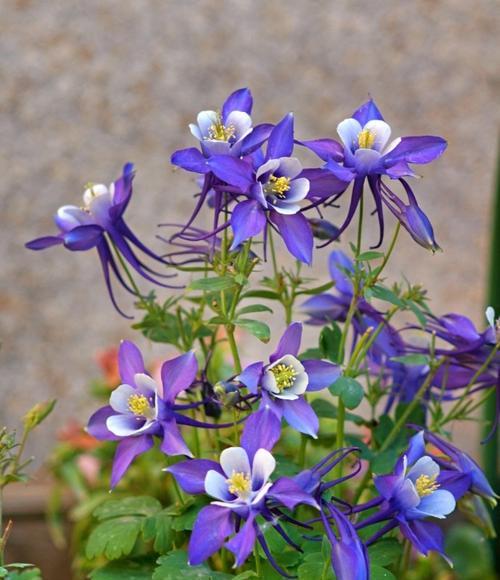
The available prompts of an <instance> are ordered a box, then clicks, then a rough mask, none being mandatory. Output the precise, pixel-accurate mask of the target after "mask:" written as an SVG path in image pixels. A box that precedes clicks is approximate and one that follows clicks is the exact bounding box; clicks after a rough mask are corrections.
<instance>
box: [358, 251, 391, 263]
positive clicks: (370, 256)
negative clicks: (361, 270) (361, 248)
mask: <svg viewBox="0 0 500 580" xmlns="http://www.w3.org/2000/svg"><path fill="white" fill-rule="evenodd" d="M383 257H384V254H383V252H375V251H370V252H362V253H361V254H360V255H359V256H358V257H357V258H356V260H357V261H358V262H369V261H370V260H379V259H381V258H383Z"/></svg>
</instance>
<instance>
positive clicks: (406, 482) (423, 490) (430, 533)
mask: <svg viewBox="0 0 500 580" xmlns="http://www.w3.org/2000/svg"><path fill="white" fill-rule="evenodd" d="M447 477H448V471H447V470H445V469H441V467H440V466H439V464H438V463H437V461H436V460H435V459H434V458H433V457H432V456H431V455H430V454H427V453H426V450H425V440H424V434H423V432H422V431H421V432H419V433H417V434H416V435H414V436H413V437H412V438H411V440H410V443H409V446H408V449H407V451H406V453H405V454H404V455H403V456H402V457H400V458H399V460H398V461H397V463H396V467H395V469H394V471H393V473H391V474H389V475H380V476H377V477H375V478H374V484H375V487H376V488H377V490H378V492H379V494H380V496H381V497H380V499H379V500H377V499H375V500H374V501H372V502H370V503H369V504H368V505H367V509H369V508H371V507H374V505H376V504H377V501H378V502H379V511H378V512H377V513H375V514H373V515H372V516H369V517H368V518H366V519H365V520H362V521H361V522H360V523H359V524H357V525H356V529H361V528H364V527H367V526H370V525H372V524H375V523H380V522H383V521H386V522H387V523H386V524H385V525H384V526H382V527H381V528H380V529H379V530H378V531H377V532H375V534H374V535H373V536H372V537H371V538H369V539H368V541H367V544H368V545H369V544H371V543H373V542H374V541H375V540H376V539H378V538H379V537H381V536H382V535H383V534H385V533H387V532H388V531H390V530H392V529H393V528H394V527H396V526H399V529H400V531H401V533H402V534H403V536H405V538H407V539H408V540H409V541H410V542H411V543H412V544H413V546H414V547H415V548H416V549H417V550H418V551H419V552H421V553H422V554H424V555H427V554H428V552H429V551H431V550H435V551H437V552H439V553H441V554H442V555H443V556H444V548H443V534H442V531H441V529H440V528H439V527H438V526H436V525H435V524H434V523H432V521H429V518H434V519H444V518H446V516H448V515H449V514H450V513H452V512H453V511H454V510H455V506H456V500H455V497H454V495H453V493H452V490H451V489H449V488H448V485H447ZM357 511H361V508H358V509H357Z"/></svg>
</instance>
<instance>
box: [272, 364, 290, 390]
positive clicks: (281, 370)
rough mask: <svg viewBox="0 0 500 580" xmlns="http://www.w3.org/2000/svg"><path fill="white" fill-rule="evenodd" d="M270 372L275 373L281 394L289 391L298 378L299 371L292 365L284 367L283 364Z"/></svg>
mask: <svg viewBox="0 0 500 580" xmlns="http://www.w3.org/2000/svg"><path fill="white" fill-rule="evenodd" d="M269 370H270V371H271V372H272V373H273V375H274V378H275V379H276V386H277V387H278V389H279V392H280V393H281V392H282V391H284V390H285V389H289V388H290V387H291V386H292V385H293V383H294V382H295V378H296V377H297V371H296V370H295V369H294V368H293V366H292V365H284V364H283V363H280V364H278V365H276V366H274V367H272V368H271V369H269Z"/></svg>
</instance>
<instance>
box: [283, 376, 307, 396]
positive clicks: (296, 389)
mask: <svg viewBox="0 0 500 580" xmlns="http://www.w3.org/2000/svg"><path fill="white" fill-rule="evenodd" d="M308 384H309V377H308V376H307V373H299V374H297V375H296V377H295V381H294V382H293V385H292V386H291V387H290V388H289V389H287V391H288V392H289V393H290V394H293V395H303V394H304V393H305V392H306V390H307V385H308Z"/></svg>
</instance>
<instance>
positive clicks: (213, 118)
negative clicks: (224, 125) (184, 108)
mask: <svg viewBox="0 0 500 580" xmlns="http://www.w3.org/2000/svg"><path fill="white" fill-rule="evenodd" d="M217 119H218V115H217V113H216V112H215V111H200V112H199V113H198V116H197V117H196V122H197V123H198V127H199V128H200V132H201V134H202V136H203V137H207V135H208V130H209V129H210V127H211V126H212V125H213V124H214V123H216V122H217Z"/></svg>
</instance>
